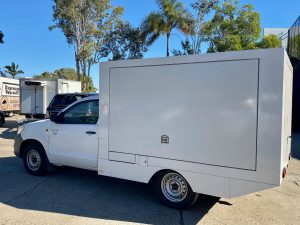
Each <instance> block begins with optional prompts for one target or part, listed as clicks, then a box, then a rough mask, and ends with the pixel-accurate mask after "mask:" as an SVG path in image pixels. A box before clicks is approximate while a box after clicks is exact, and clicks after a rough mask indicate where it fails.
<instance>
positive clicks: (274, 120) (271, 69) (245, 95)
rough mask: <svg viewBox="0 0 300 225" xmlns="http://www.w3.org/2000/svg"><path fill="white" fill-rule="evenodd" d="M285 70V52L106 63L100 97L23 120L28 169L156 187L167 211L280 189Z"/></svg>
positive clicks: (286, 126)
mask: <svg viewBox="0 0 300 225" xmlns="http://www.w3.org/2000/svg"><path fill="white" fill-rule="evenodd" d="M292 74H293V73H292V66H291V64H290V61H289V59H288V56H287V54H286V53H285V50H284V49H268V50H251V51H240V52H228V53H214V54H204V55H193V56H180V57H170V58H158V59H142V60H130V61H117V62H104V63H101V65H100V75H101V76H100V90H101V98H100V100H98V98H97V97H89V98H84V99H82V100H80V101H77V102H75V103H73V104H72V105H70V106H69V107H67V108H66V109H64V110H63V111H62V112H61V113H59V114H58V115H54V116H53V117H52V118H51V120H42V121H38V122H34V123H30V124H26V125H25V126H24V127H21V128H20V129H19V132H18V135H17V137H16V139H15V154H16V155H18V156H20V157H22V158H23V160H24V165H25V168H26V170H27V171H28V172H29V173H31V174H33V175H42V174H44V173H45V172H46V170H47V165H48V164H49V163H50V164H54V165H57V166H61V165H67V166H73V167H78V168H85V169H89V170H95V171H98V174H99V175H105V176H111V177H118V178H123V179H127V180H132V181H138V182H143V183H148V182H150V183H152V184H154V187H155V191H156V193H157V195H158V196H159V198H160V199H161V200H162V201H163V202H164V203H165V204H166V205H168V206H171V207H174V208H184V207H187V206H190V205H192V204H193V203H194V202H195V201H196V199H197V197H198V193H203V194H207V195H213V196H218V197H225V198H232V197H237V196H241V195H245V194H248V193H252V192H256V191H260V190H264V189H268V188H273V187H276V186H279V185H280V184H281V182H282V179H283V177H284V176H285V174H286V167H287V165H288V162H289V158H290V150H291V108H292V105H291V104H292V80H293V77H292Z"/></svg>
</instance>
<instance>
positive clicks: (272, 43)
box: [257, 34, 282, 48]
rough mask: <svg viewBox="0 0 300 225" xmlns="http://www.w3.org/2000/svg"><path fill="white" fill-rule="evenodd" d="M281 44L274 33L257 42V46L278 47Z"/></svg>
mask: <svg viewBox="0 0 300 225" xmlns="http://www.w3.org/2000/svg"><path fill="white" fill-rule="evenodd" d="M281 46H282V42H281V40H280V39H279V38H278V37H277V35H275V34H269V35H267V36H265V37H263V39H262V40H261V41H260V42H258V44H257V47H259V48H280V47H281Z"/></svg>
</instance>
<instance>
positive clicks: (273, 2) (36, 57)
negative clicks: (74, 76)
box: [0, 0, 300, 87]
mask: <svg viewBox="0 0 300 225" xmlns="http://www.w3.org/2000/svg"><path fill="white" fill-rule="evenodd" d="M194 1H195V0H182V2H183V3H184V4H185V6H186V7H187V8H190V5H191V3H193V2H194ZM112 3H113V5H115V6H117V5H120V6H123V7H124V9H125V11H124V15H123V19H125V20H128V21H129V22H130V23H131V24H132V25H134V26H139V25H140V23H141V21H142V20H143V19H144V18H145V17H146V15H147V14H148V13H149V12H151V11H153V10H156V9H157V6H156V4H155V0H113V1H112ZM248 3H251V4H252V5H254V8H255V10H256V11H258V12H259V13H260V14H261V27H262V28H265V27H290V26H291V25H292V24H293V22H294V21H295V20H296V19H297V17H298V16H300V0H289V1H286V0H248V1H247V0H240V4H248ZM52 5H53V1H52V0H42V1H41V0H39V1H38V0H26V1H24V0H2V1H1V8H0V30H1V31H2V32H3V33H4V35H5V37H4V41H5V43H4V44H1V45H0V67H1V68H2V67H3V66H5V65H9V64H11V62H15V63H16V64H19V67H20V69H22V70H24V71H25V74H24V76H26V77H30V76H32V75H34V74H40V73H42V72H44V71H53V70H55V69H58V68H62V67H71V68H75V60H74V51H73V48H72V47H71V46H69V45H68V44H67V43H66V39H65V37H64V35H63V33H62V32H61V31H60V30H54V31H51V32H50V31H49V30H48V27H49V26H50V25H51V24H52V23H53V22H52ZM179 43H180V38H179V37H177V36H171V49H174V48H177V47H178V46H179ZM178 48H179V47H178ZM165 51H166V50H165V37H162V38H160V39H159V40H157V41H156V42H155V43H154V44H153V45H152V46H151V47H150V49H149V51H148V52H147V53H146V54H145V57H146V58H150V57H151V58H152V57H162V56H165ZM92 77H93V79H94V84H95V86H96V87H98V84H99V66H98V65H96V66H94V67H93V68H92Z"/></svg>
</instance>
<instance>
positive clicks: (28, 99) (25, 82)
mask: <svg viewBox="0 0 300 225" xmlns="http://www.w3.org/2000/svg"><path fill="white" fill-rule="evenodd" d="M80 92H81V82H80V81H74V80H64V79H31V78H20V114H21V115H25V116H26V117H29V118H30V117H36V118H44V117H45V115H46V112H47V107H48V106H49V103H50V102H51V100H52V99H53V97H54V96H55V95H56V94H63V93H80Z"/></svg>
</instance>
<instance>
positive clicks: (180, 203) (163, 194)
mask: <svg viewBox="0 0 300 225" xmlns="http://www.w3.org/2000/svg"><path fill="white" fill-rule="evenodd" d="M154 188H155V193H156V195H157V196H158V198H159V199H160V200H161V201H162V202H163V203H164V204H165V205H167V206H169V207H171V208H175V209H184V208H187V207H190V206H192V205H193V204H194V203H195V202H196V200H197V199H198V196H199V194H197V193H194V192H193V191H192V189H191V187H190V185H189V184H188V182H187V181H186V180H185V179H184V177H183V176H182V175H180V174H179V173H177V172H174V171H166V172H162V173H160V174H159V175H158V176H157V177H156V180H155V183H154Z"/></svg>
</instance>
